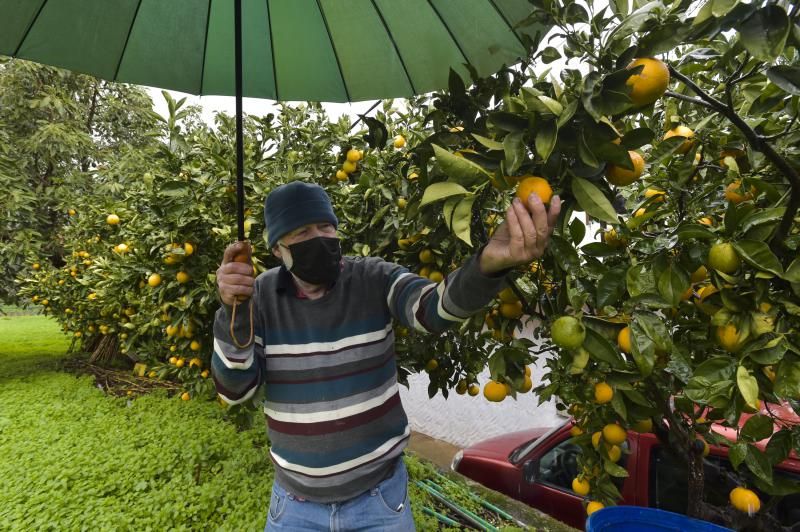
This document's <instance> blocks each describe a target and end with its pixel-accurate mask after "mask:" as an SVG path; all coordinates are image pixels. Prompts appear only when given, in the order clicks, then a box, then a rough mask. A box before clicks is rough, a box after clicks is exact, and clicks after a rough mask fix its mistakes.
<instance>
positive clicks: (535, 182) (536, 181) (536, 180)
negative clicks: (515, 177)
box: [517, 176, 553, 209]
mask: <svg viewBox="0 0 800 532" xmlns="http://www.w3.org/2000/svg"><path fill="white" fill-rule="evenodd" d="M531 194H536V195H537V196H539V199H540V200H542V203H544V204H545V205H546V204H548V203H550V198H552V197H553V189H552V188H551V187H550V183H548V182H547V179H545V178H543V177H537V176H530V177H525V178H523V179H522V180H521V181H520V182H519V184H518V185H517V197H518V198H519V199H520V200H521V201H522V204H523V205H525V208H526V209H527V208H528V197H529V196H530V195H531Z"/></svg>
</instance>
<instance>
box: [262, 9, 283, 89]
mask: <svg viewBox="0 0 800 532" xmlns="http://www.w3.org/2000/svg"><path fill="white" fill-rule="evenodd" d="M264 1H265V2H266V3H267V24H269V51H270V54H272V81H273V82H274V83H275V99H276V100H278V101H280V99H281V97H280V95H279V94H278V66H277V65H276V64H275V39H274V38H273V37H272V10H271V9H270V8H269V0H264Z"/></svg>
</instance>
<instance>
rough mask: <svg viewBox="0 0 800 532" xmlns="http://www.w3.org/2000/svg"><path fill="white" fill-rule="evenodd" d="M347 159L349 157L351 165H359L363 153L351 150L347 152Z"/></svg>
mask: <svg viewBox="0 0 800 532" xmlns="http://www.w3.org/2000/svg"><path fill="white" fill-rule="evenodd" d="M346 157H347V160H348V161H350V162H351V163H357V162H358V161H360V160H361V152H360V151H358V150H354V149H352V148H351V149H349V150H347V155H346Z"/></svg>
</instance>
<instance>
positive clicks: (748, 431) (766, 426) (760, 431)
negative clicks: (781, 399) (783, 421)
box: [740, 414, 775, 442]
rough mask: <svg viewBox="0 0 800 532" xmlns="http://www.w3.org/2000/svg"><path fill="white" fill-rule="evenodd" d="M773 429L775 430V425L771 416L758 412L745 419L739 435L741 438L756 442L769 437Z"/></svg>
mask: <svg viewBox="0 0 800 532" xmlns="http://www.w3.org/2000/svg"><path fill="white" fill-rule="evenodd" d="M773 430H775V426H774V424H773V422H772V418H771V417H769V416H764V415H761V414H759V415H756V416H753V417H751V418H750V419H748V420H747V422H746V423H745V424H744V426H743V427H742V431H741V433H740V435H741V437H742V438H745V439H747V440H749V441H753V442H756V441H761V440H763V439H766V438H769V437H770V436H771V435H772V431H773Z"/></svg>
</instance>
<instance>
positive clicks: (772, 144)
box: [355, 1, 800, 529]
mask: <svg viewBox="0 0 800 532" xmlns="http://www.w3.org/2000/svg"><path fill="white" fill-rule="evenodd" d="M627 4H628V3H627V2H611V3H610V6H609V7H608V8H604V9H602V10H600V11H593V10H592V9H587V8H585V7H583V6H581V5H579V4H576V3H567V5H566V6H564V5H562V4H561V3H558V2H532V5H533V6H534V10H533V13H532V15H531V20H533V19H544V20H546V21H548V22H551V23H553V24H555V25H556V26H557V27H558V28H559V30H560V31H559V33H558V35H556V37H557V38H559V39H561V41H562V43H563V46H561V49H560V50H559V49H557V48H556V47H554V46H542V47H541V48H540V50H539V51H538V52H537V53H535V54H533V55H532V56H531V60H532V61H535V62H536V63H537V64H538V65H541V64H543V63H544V64H547V63H550V62H552V61H554V60H556V59H559V58H562V57H563V58H566V59H569V60H572V62H570V63H568V66H567V67H566V68H564V69H562V70H561V71H560V73H559V74H558V76H556V75H555V74H554V73H552V72H547V71H545V72H544V73H542V74H539V75H536V74H531V73H529V71H528V70H527V65H524V66H523V67H522V68H520V69H513V70H509V71H506V72H504V73H502V74H501V75H499V76H495V77H493V78H490V79H484V80H476V82H475V84H474V85H473V86H472V87H471V88H469V89H467V88H466V87H465V86H464V84H463V83H462V82H461V80H460V79H458V78H457V77H456V76H453V77H452V78H451V84H450V90H449V91H448V92H447V93H445V94H441V95H437V96H436V97H435V99H434V100H433V101H432V102H430V103H431V104H432V105H431V106H430V107H425V108H423V109H421V110H416V109H412V111H411V112H410V113H409V114H412V115H413V113H414V112H419V113H420V114H421V115H422V116H421V117H420V118H418V119H417V120H418V123H420V124H421V126H424V127H418V128H416V129H417V131H420V130H421V131H423V132H424V133H425V134H424V135H423V136H422V138H419V137H414V136H411V138H412V140H411V142H409V146H408V147H406V149H410V153H411V155H410V156H408V157H405V158H406V161H403V160H402V159H400V158H396V157H395V158H396V159H397V160H396V161H395V162H394V170H395V176H394V181H393V183H394V186H395V189H390V190H389V191H388V192H387V191H386V190H384V188H382V187H384V186H387V184H386V183H373V185H374V186H373V189H372V190H373V194H375V193H376V192H377V191H380V192H381V194H383V195H384V196H387V197H395V196H396V195H397V194H399V193H400V192H402V193H403V195H404V200H405V201H404V203H403V205H404V207H403V209H404V211H403V215H402V216H399V217H397V218H393V219H391V220H389V221H387V222H380V221H378V222H377V227H379V228H380V229H381V232H379V234H376V235H374V236H372V237H371V242H377V243H378V247H377V248H373V249H386V250H390V249H391V245H390V244H389V243H388V242H386V237H387V236H388V235H387V233H391V232H392V231H387V230H391V228H392V227H394V228H395V229H396V230H395V231H393V232H394V233H395V234H396V235H397V234H399V236H400V238H399V240H398V241H397V243H396V248H395V255H396V256H397V257H399V258H400V260H401V261H403V262H405V263H407V264H410V265H413V264H416V267H417V268H418V271H421V272H424V273H425V274H427V275H430V274H431V271H432V269H433V268H435V269H437V270H442V271H443V272H444V273H446V271H447V270H448V269H449V268H450V267H451V265H455V264H458V263H459V261H460V259H461V258H462V257H463V256H464V255H465V254H466V253H468V252H471V251H472V250H474V249H475V247H476V246H477V245H479V244H481V243H482V242H485V241H486V238H487V237H488V235H489V234H490V233H491V230H492V228H493V225H494V224H495V223H497V222H498V221H499V216H502V212H503V209H504V207H506V206H507V204H508V201H509V200H510V198H511V196H512V193H513V192H512V191H513V189H514V188H516V187H517V184H518V183H519V182H527V183H530V182H532V181H531V180H530V179H529V178H530V177H540V178H543V179H544V181H546V182H547V183H548V184H549V187H544V186H542V187H541V188H540V189H538V190H537V192H539V191H541V193H542V194H544V195H545V196H546V195H547V194H549V190H548V188H552V189H554V190H555V191H556V192H557V193H559V194H560V195H561V197H562V198H563V199H564V201H565V207H566V208H565V211H566V212H565V214H564V216H563V218H562V220H561V222H560V224H559V227H558V228H557V230H556V234H555V236H554V237H553V239H552V243H551V246H550V248H549V250H550V252H549V253H548V254H547V255H546V256H545V257H544V258H543V260H542V261H541V262H540V263H539V264H536V265H534V266H533V267H532V268H531V269H530V270H529V271H520V272H518V273H519V275H518V279H517V280H516V282H515V283H514V284H515V286H514V287H513V288H512V289H511V290H509V291H505V292H504V293H502V294H500V296H499V299H498V301H497V308H496V309H495V310H493V311H490V313H489V314H488V315H487V316H486V317H485V322H486V325H488V328H484V327H483V325H484V323H483V322H484V318H483V317H481V318H480V319H478V318H476V319H475V320H471V321H468V322H467V323H465V324H464V326H463V327H462V328H461V329H459V330H458V331H455V332H453V333H449V334H447V335H444V336H442V337H441V338H439V339H437V340H434V343H435V347H436V348H438V349H437V350H435V351H434V350H432V347H433V346H432V345H431V343H430V342H426V341H425V340H423V339H419V340H417V339H415V337H414V335H411V336H410V337H408V339H407V340H404V341H402V342H401V349H407V350H408V352H410V353H412V356H411V357H410V360H411V361H413V362H414V363H415V364H416V367H417V368H420V367H421V365H422V364H423V363H425V359H426V358H430V356H431V353H433V352H436V353H439V355H438V356H437V358H436V359H435V362H437V363H430V360H428V362H427V363H425V366H426V369H427V370H428V371H429V372H430V373H431V377H432V379H431V393H435V392H436V390H437V389H443V388H446V387H454V388H456V391H458V392H461V393H463V391H464V390H465V388H466V387H467V386H468V385H469V384H470V382H471V380H472V379H473V378H474V375H475V371H476V370H480V369H481V368H483V367H484V365H485V364H486V363H487V362H488V367H489V369H490V371H491V374H492V379H493V381H495V382H496V383H500V384H503V385H508V387H507V389H506V390H500V391H499V393H498V392H497V391H496V386H495V383H491V384H492V388H491V390H490V392H489V393H486V395H487V397H491V398H493V399H498V398H499V399H502V398H503V397H504V396H505V393H503V391H506V392H508V391H509V390H510V391H511V392H512V393H513V391H514V390H515V389H517V390H519V389H524V387H525V381H524V380H523V379H524V367H523V365H524V364H525V363H527V362H529V361H530V357H531V353H533V354H535V353H537V351H529V347H530V345H531V343H530V342H529V341H525V340H519V339H513V338H512V337H511V336H510V335H508V332H509V331H513V329H514V327H515V326H516V325H518V324H519V321H518V320H519V317H520V315H521V314H523V313H524V314H526V315H528V316H532V317H535V318H538V319H539V320H541V321H540V322H539V326H538V327H537V331H536V333H535V338H536V339H537V340H538V342H537V343H538V344H539V345H540V346H541V351H547V350H552V356H550V357H548V359H547V366H548V368H549V370H550V371H549V373H548V374H547V382H546V383H543V384H542V385H541V386H540V387H538V388H537V392H538V393H539V395H540V397H541V399H542V400H547V399H549V398H551V397H553V396H557V397H559V398H560V400H561V401H563V402H564V403H565V404H566V405H568V406H567V407H565V408H568V409H569V412H570V414H572V415H573V417H574V418H575V421H576V424H577V428H576V429H575V430H574V431H573V434H574V436H575V438H574V439H575V442H576V443H578V444H580V445H582V447H583V449H584V453H583V455H582V458H581V459H580V466H581V468H580V473H579V475H578V477H577V478H576V485H577V486H578V487H579V492H580V493H582V494H585V495H586V496H587V511H589V512H591V511H593V510H595V509H597V508H599V507H602V505H604V504H610V503H613V502H614V501H616V500H617V499H618V498H619V496H620V495H619V492H618V490H617V488H616V486H615V484H614V482H613V481H612V480H613V479H614V478H615V477H624V476H626V475H627V473H626V471H625V469H624V468H622V467H620V466H619V465H617V461H618V460H619V459H620V458H621V456H622V454H623V453H624V452H625V451H624V445H623V444H624V442H625V439H626V430H627V429H634V430H640V431H643V432H654V433H655V434H656V435H657V436H658V437H659V439H660V440H661V441H662V443H663V444H664V445H665V446H667V447H668V448H670V449H672V450H673V451H675V452H676V453H677V455H678V456H680V457H684V458H685V460H686V462H687V468H688V472H689V493H688V495H689V496H688V500H689V506H688V508H687V509H686V510H687V512H688V513H689V514H690V515H693V516H698V517H704V518H708V519H715V520H718V521H721V522H725V523H728V524H731V525H735V526H746V525H747V524H748V523H749V524H753V525H756V524H757V525H759V526H762V527H764V528H770V529H771V528H774V527H775V526H776V525H777V523H775V522H774V518H773V517H772V516H770V515H769V514H768V513H767V512H766V511H762V512H759V511H758V510H759V508H760V505H761V502H760V499H759V497H758V495H757V494H756V492H758V493H759V494H760V495H761V496H762V497H764V496H771V497H770V499H769V503H768V504H769V505H770V506H774V505H775V504H776V503H777V501H778V500H779V498H780V496H781V495H785V494H787V493H794V492H797V491H798V486H797V485H796V484H795V483H791V482H788V481H786V480H785V479H782V478H778V477H775V476H773V466H774V465H775V464H777V463H778V462H781V461H782V460H784V459H785V458H786V457H787V456H788V454H789V452H790V451H791V450H792V449H794V450H795V451H797V450H798V448H799V447H800V430H798V427H797V426H796V425H791V424H789V423H787V422H785V421H783V420H782V419H780V417H779V416H778V415H777V413H776V412H774V411H773V406H771V405H775V404H779V403H784V404H785V405H788V406H789V407H790V408H793V409H794V410H795V412H800V405H798V403H797V401H798V400H800V336H799V335H798V332H797V331H798V325H799V324H800V319H799V317H800V259H798V258H797V255H798V253H797V249H798V244H800V227H799V225H798V219H797V216H798V206H800V178H799V177H798V167H800V160H799V159H798V154H797V151H796V146H797V142H798V140H800V129H798V128H797V127H796V123H797V115H798V111H799V109H798V95H800V67H798V64H797V50H798V45H800V42H798V34H800V32H798V29H799V28H798V25H797V24H796V22H795V21H796V17H797V12H798V8H797V6H792V7H791V8H790V9H789V8H787V6H784V5H783V4H781V3H770V4H769V5H766V6H760V5H753V4H741V3H738V2H716V1H709V2H705V3H703V4H701V5H698V6H694V5H693V4H692V3H690V2H678V3H674V4H670V5H665V4H662V3H660V2H650V3H647V4H645V5H639V4H638V3H637V4H636V7H637V9H635V10H634V11H632V12H629V11H628V9H627V7H626V6H627ZM694 7H697V8H698V9H693V10H692V11H689V8H694ZM658 56H660V57H661V59H659V58H657V57H658ZM575 63H577V64H580V65H581V68H580V69H579V68H570V67H569V65H571V64H575ZM587 71H588V72H587ZM375 129H376V130H377V129H379V128H378V127H377V126H376V127H375ZM384 159H385V160H386V161H391V160H393V159H392V157H391V156H388V157H384ZM536 181H538V182H539V183H541V180H536ZM543 199H544V198H543ZM360 200H361V198H360V197H359V198H357V200H355V201H359V202H360ZM383 205H384V206H383V208H385V209H387V210H391V209H392V207H391V206H389V204H388V203H387V202H384V203H383ZM577 212H582V213H584V216H585V220H586V222H584V221H582V220H581V217H577V216H573V214H574V213H577ZM370 215H371V216H372V218H370V220H372V222H371V223H373V225H374V223H375V220H376V218H375V217H378V218H379V217H380V216H382V215H383V214H381V211H380V210H379V211H374V210H373V211H368V212H363V213H362V215H361V216H362V217H365V218H363V219H364V220H366V219H367V218H369V216H370ZM597 228H601V229H600V230H599V233H600V235H601V236H602V239H601V241H598V242H592V243H589V244H586V245H583V244H582V243H583V242H584V240H585V237H586V236H587V232H589V233H591V232H594V231H595V230H597ZM362 234H363V233H362ZM518 300H519V301H518ZM509 326H510V327H509ZM551 326H552V329H551ZM403 333H404V331H398V335H399V336H402V334H403ZM498 343H500V344H502V345H501V346H500V347H499V348H498V349H495V348H496V347H497V344H498ZM407 360H409V359H407ZM465 385H466V386H465ZM445 393H446V392H445ZM743 414H754V415H752V416H749V417H747V418H743V417H742V416H743ZM745 419H746V422H743V421H745ZM712 422H713V423H717V424H718V426H719V425H721V426H727V427H730V429H731V431H729V432H730V433H732V434H733V435H734V440H733V441H729V440H728V439H726V438H724V437H722V436H721V435H720V434H718V433H717V432H715V431H714V430H711V424H712ZM762 440H766V445H764V443H763V441H762ZM708 442H710V443H715V444H720V445H727V446H729V451H730V460H731V462H732V464H733V466H734V468H735V469H736V474H735V475H732V476H731V477H730V478H729V479H728V481H729V484H730V488H735V489H731V491H730V502H731V504H732V505H733V506H734V507H735V508H736V509H738V510H742V512H726V511H725V504H720V503H719V502H717V503H712V502H709V501H708V499H707V498H706V497H704V495H705V494H704V471H703V457H704V454H706V453H707V443H708ZM757 442H762V443H760V444H759V445H756V443H757ZM576 491H578V490H576Z"/></svg>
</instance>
